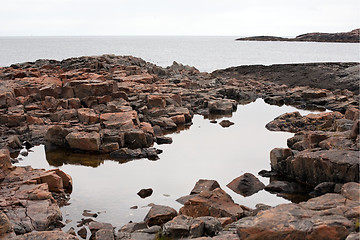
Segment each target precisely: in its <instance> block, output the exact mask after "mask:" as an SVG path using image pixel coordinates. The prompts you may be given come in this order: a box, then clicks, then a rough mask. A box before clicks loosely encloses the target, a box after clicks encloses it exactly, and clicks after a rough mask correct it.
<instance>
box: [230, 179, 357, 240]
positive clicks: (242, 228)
mask: <svg viewBox="0 0 360 240" xmlns="http://www.w3.org/2000/svg"><path fill="white" fill-rule="evenodd" d="M350 189H351V190H350ZM355 189H356V190H355ZM359 189H360V188H359V184H357V183H347V184H345V185H344V186H343V188H342V194H331V193H329V194H326V195H323V196H321V197H317V198H313V199H311V200H309V201H307V202H303V203H300V204H282V205H279V206H276V207H274V208H271V209H269V210H265V211H261V212H260V213H258V214H257V215H256V216H254V217H245V218H242V219H240V220H239V221H238V222H236V226H237V233H238V235H239V237H240V239H283V238H288V239H345V238H346V237H347V236H348V235H349V234H350V233H351V232H352V231H354V230H355V227H356V221H357V218H358V216H359V212H358V209H359V202H358V201H356V199H358V196H359V193H360V192H359ZM348 192H351V194H347V193H348Z"/></svg>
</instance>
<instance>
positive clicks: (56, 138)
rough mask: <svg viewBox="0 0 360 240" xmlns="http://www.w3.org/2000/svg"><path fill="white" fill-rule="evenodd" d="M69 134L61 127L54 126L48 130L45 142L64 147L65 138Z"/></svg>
mask: <svg viewBox="0 0 360 240" xmlns="http://www.w3.org/2000/svg"><path fill="white" fill-rule="evenodd" d="M68 134H69V131H68V130H67V129H64V128H63V127H61V126H58V125H54V126H51V127H49V128H48V130H47V132H46V134H45V140H46V141H47V142H49V143H51V144H54V145H57V146H61V147H63V146H65V142H66V141H65V137H66V136H67V135H68Z"/></svg>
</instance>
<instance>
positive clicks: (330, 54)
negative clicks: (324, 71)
mask: <svg viewBox="0 0 360 240" xmlns="http://www.w3.org/2000/svg"><path fill="white" fill-rule="evenodd" d="M235 39H236V36H224V37H215V36H213V37H211V36H208V37H207V36H201V37H191V36H113V37H95V36H93V37H91V36H87V37H0V66H9V65H10V64H13V63H19V62H26V61H35V60H37V59H56V60H62V59H65V58H70V57H79V56H96V55H102V54H116V55H132V56H135V57H140V58H142V59H144V60H146V61H149V62H152V63H155V64H157V65H159V66H162V67H166V66H169V65H171V64H172V63H173V61H176V62H178V63H182V64H186V65H190V66H194V67H196V68H197V69H199V70H200V71H206V72H211V71H214V70H217V69H222V68H227V67H231V66H239V65H254V64H263V65H271V64H283V63H306V62H359V61H360V44H358V43H317V42H264V41H235Z"/></svg>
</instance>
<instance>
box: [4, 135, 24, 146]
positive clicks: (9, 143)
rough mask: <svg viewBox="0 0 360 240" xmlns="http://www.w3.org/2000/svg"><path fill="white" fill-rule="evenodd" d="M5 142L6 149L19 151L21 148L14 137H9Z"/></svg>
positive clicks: (18, 140) (17, 138)
mask: <svg viewBox="0 0 360 240" xmlns="http://www.w3.org/2000/svg"><path fill="white" fill-rule="evenodd" d="M6 142H7V144H6V145H7V146H8V147H10V148H11V149H21V148H22V144H21V141H20V139H19V137H18V136H16V135H12V136H9V137H8V138H7V139H6Z"/></svg>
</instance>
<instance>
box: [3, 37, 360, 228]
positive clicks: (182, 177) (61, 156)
mask: <svg viewBox="0 0 360 240" xmlns="http://www.w3.org/2000/svg"><path fill="white" fill-rule="evenodd" d="M235 39H236V37H235V36H226V37H205V36H202V37H184V36H171V37H170V36H161V37H159V36H122V37H115V36H114V37H0V66H9V65H11V64H13V63H19V62H27V61H35V60H37V59H56V60H62V59H65V58H70V57H79V56H96V55H102V54H115V55H132V56H136V57H140V58H143V59H144V60H146V61H149V62H152V63H155V64H157V65H159V66H162V67H166V66H169V65H171V64H172V63H173V61H176V62H178V63H182V64H185V65H190V66H195V67H196V68H197V69H199V70H200V71H206V72H212V71H214V70H217V69H223V68H227V67H231V66H239V65H254V64H263V65H271V64H285V63H308V62H360V53H359V49H360V44H358V43H314V42H252V41H235ZM293 111H299V112H300V113H301V114H302V115H306V114H308V113H311V112H310V111H307V110H299V109H296V108H294V107H292V106H281V107H279V106H271V105H268V104H266V103H265V102H264V101H263V100H262V99H257V100H256V101H254V102H252V103H250V104H247V105H239V106H238V109H237V111H236V112H235V113H233V114H232V116H224V117H222V118H220V119H217V121H218V122H220V121H221V120H230V121H232V122H234V123H235V124H234V125H233V126H230V127H229V128H222V127H221V126H220V125H219V124H214V123H212V122H211V121H210V119H206V118H204V117H203V116H200V115H195V116H194V118H193V125H192V126H191V127H190V128H189V129H187V130H183V131H179V132H176V133H173V134H171V135H169V136H170V137H172V139H173V143H172V144H170V145H156V144H155V147H156V148H159V149H161V150H163V153H162V154H160V155H159V156H160V159H159V160H157V161H150V160H148V159H140V160H134V161H130V162H117V161H112V160H107V159H93V158H91V157H90V156H86V155H83V156H81V155H78V154H73V153H68V152H67V153H58V154H51V153H49V152H46V151H45V147H44V146H43V145H39V146H35V147H34V148H32V149H30V151H29V155H28V156H26V157H23V156H19V157H18V160H19V163H17V164H16V165H17V166H26V165H31V166H32V167H33V168H45V169H52V168H60V169H62V170H63V171H65V172H66V173H68V174H70V175H71V176H72V178H73V184H74V186H73V192H72V194H71V198H70V201H69V205H67V206H64V207H62V208H61V210H62V213H63V218H64V222H66V223H67V224H66V226H65V227H64V230H65V231H66V230H67V229H69V228H70V227H75V228H76V225H77V221H79V220H80V219H81V218H84V216H83V215H82V214H83V211H84V210H89V211H91V212H94V213H97V214H98V217H97V218H96V219H95V220H96V221H100V222H110V223H112V224H113V225H114V226H115V227H117V228H119V227H120V226H122V225H124V224H126V223H128V222H129V221H133V222H138V221H142V220H143V219H144V217H145V215H146V213H147V212H148V211H149V208H150V207H149V206H150V205H151V204H160V205H167V206H171V207H173V208H175V209H176V210H179V209H180V208H181V206H182V205H181V204H180V203H178V202H177V201H176V199H178V198H180V197H182V196H184V195H187V194H189V193H190V191H191V189H192V188H193V187H194V185H195V183H196V181H198V180H199V179H213V180H217V181H218V182H219V184H220V186H221V187H222V188H223V189H224V190H225V191H226V192H227V193H228V194H230V196H231V197H232V198H233V200H234V201H235V202H236V203H238V204H242V205H245V206H248V207H250V208H254V207H255V206H256V204H258V203H263V204H268V205H271V206H275V205H277V204H281V203H289V202H290V200H291V199H290V200H289V198H287V197H284V196H278V195H276V194H271V193H269V192H267V191H264V190H262V191H260V192H258V193H256V194H254V195H252V196H250V197H243V196H241V195H239V194H237V193H235V192H232V190H230V189H229V188H227V187H226V185H227V184H228V183H229V182H231V181H232V180H233V179H235V178H237V177H239V176H240V175H242V174H244V173H247V172H249V173H252V174H254V175H255V176H256V177H258V178H259V179H260V181H262V182H263V183H264V184H265V185H266V184H268V183H269V179H268V178H262V177H260V176H259V175H258V172H259V171H260V170H263V169H265V170H270V157H269V153H270V151H271V149H273V148H276V147H286V140H287V138H290V137H292V136H293V134H290V133H285V132H270V131H268V130H267V129H266V128H265V124H266V123H268V122H269V121H271V120H273V119H274V118H275V117H277V116H279V115H281V114H283V113H285V112H293ZM143 188H152V189H153V194H152V195H151V196H150V197H148V198H145V199H142V198H140V197H139V196H138V195H137V192H138V191H139V190H141V189H143Z"/></svg>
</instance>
